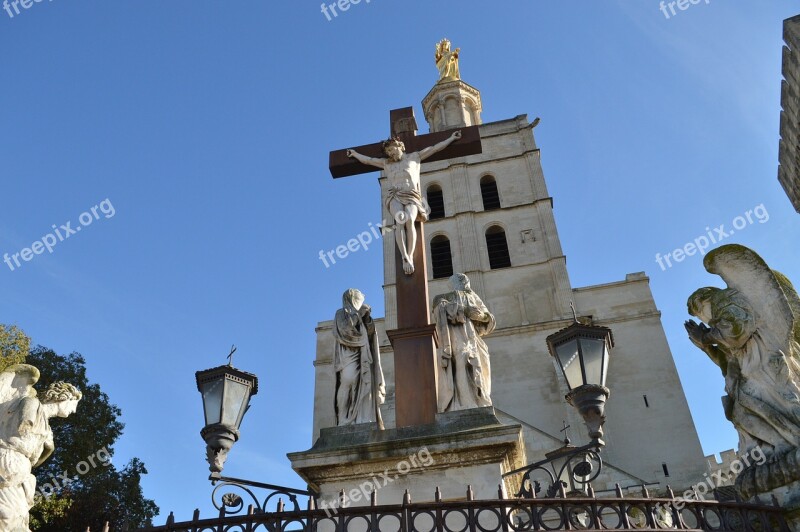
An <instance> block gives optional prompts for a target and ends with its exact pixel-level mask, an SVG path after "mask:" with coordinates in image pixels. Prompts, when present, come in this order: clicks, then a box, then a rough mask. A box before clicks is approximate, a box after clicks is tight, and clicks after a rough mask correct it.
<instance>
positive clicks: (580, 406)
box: [547, 308, 614, 446]
mask: <svg viewBox="0 0 800 532" xmlns="http://www.w3.org/2000/svg"><path fill="white" fill-rule="evenodd" d="M573 312H574V308H573ZM547 347H548V349H549V351H550V354H551V355H552V356H553V357H554V358H555V359H556V360H557V361H558V365H559V367H560V368H561V371H562V372H563V374H564V379H565V380H566V381H567V386H568V387H569V393H568V394H567V395H566V400H567V402H568V403H569V404H571V405H572V406H574V407H575V408H576V409H577V410H578V412H579V413H580V414H581V417H583V420H584V421H585V422H586V427H587V428H588V429H589V437H590V438H592V442H593V443H594V444H596V445H598V446H603V445H604V442H603V440H602V437H603V423H605V420H606V416H605V404H606V399H608V396H609V393H610V390H609V389H608V388H606V376H607V375H608V360H609V353H610V352H611V349H612V348H613V347H614V336H613V334H612V333H611V329H609V328H607V327H600V326H597V325H584V324H582V323H579V322H578V319H577V317H575V321H574V323H572V324H571V325H570V326H569V327H567V328H565V329H562V330H560V331H558V332H556V333H554V334H551V335H550V336H548V337H547Z"/></svg>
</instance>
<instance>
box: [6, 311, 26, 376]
mask: <svg viewBox="0 0 800 532" xmlns="http://www.w3.org/2000/svg"><path fill="white" fill-rule="evenodd" d="M30 349H31V339H30V338H28V335H26V334H25V333H24V332H23V331H22V329H20V328H19V327H17V326H15V325H3V324H2V323H0V371H3V370H4V369H6V368H7V367H8V366H11V365H13V364H22V363H23V362H25V357H27V356H28V352H29V351H30Z"/></svg>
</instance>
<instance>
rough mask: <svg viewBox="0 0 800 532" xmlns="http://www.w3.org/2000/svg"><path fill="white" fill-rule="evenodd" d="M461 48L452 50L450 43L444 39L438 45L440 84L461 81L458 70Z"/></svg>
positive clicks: (437, 65) (437, 62) (437, 59)
mask: <svg viewBox="0 0 800 532" xmlns="http://www.w3.org/2000/svg"><path fill="white" fill-rule="evenodd" d="M460 51H461V48H456V49H455V50H454V51H451V50H450V41H448V40H447V39H442V40H441V41H439V44H437V45H436V68H438V69H439V83H443V82H445V81H457V80H459V79H461V73H460V72H459V70H458V53H459V52H460Z"/></svg>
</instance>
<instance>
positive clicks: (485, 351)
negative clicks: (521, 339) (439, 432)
mask: <svg viewBox="0 0 800 532" xmlns="http://www.w3.org/2000/svg"><path fill="white" fill-rule="evenodd" d="M450 287H451V288H452V289H453V291H452V292H448V293H447V294H442V295H440V296H436V297H435V298H434V300H433V319H434V322H435V323H436V332H437V333H438V336H439V349H438V355H439V356H438V359H439V412H451V411H453V410H464V409H467V408H480V407H483V406H492V397H491V394H492V372H491V366H490V364H489V348H488V347H487V346H486V342H484V341H483V338H481V337H482V336H486V335H487V334H489V333H491V332H492V331H493V330H494V328H495V326H496V325H497V324H496V322H495V319H494V316H493V315H492V313H491V312H489V309H488V308H486V305H484V304H483V301H481V298H480V297H478V294H476V293H475V292H473V291H472V288H470V285H469V278H468V277H467V276H466V275H464V274H463V273H457V274H455V275H453V276H452V277H450Z"/></svg>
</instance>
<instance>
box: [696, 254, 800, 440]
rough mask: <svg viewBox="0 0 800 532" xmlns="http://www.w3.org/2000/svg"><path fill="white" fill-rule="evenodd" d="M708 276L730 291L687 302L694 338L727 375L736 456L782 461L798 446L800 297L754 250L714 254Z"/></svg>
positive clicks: (703, 293) (705, 292)
mask: <svg viewBox="0 0 800 532" xmlns="http://www.w3.org/2000/svg"><path fill="white" fill-rule="evenodd" d="M704 265H705V268H706V270H708V271H709V272H710V273H714V274H717V275H719V276H720V277H722V279H723V280H725V282H726V283H727V285H728V287H727V288H724V289H721V288H713V287H707V288H701V289H699V290H697V291H696V292H694V293H693V294H692V295H691V297H690V298H689V301H688V307H689V314H691V315H692V316H695V317H697V318H699V319H700V320H701V321H702V322H704V324H703V323H701V324H697V323H695V322H694V321H692V320H689V321H687V322H686V330H687V331H688V333H689V338H690V340H691V341H692V343H694V344H695V345H696V346H697V347H699V348H700V349H701V350H703V351H704V352H705V353H706V354H707V355H708V356H709V358H711V360H712V361H714V363H715V364H716V365H718V366H719V367H720V368H721V369H722V374H723V375H724V376H725V391H726V392H727V396H726V397H723V399H722V401H723V405H724V408H725V415H726V416H727V418H728V419H729V420H730V421H731V422H732V423H733V424H734V426H735V427H736V430H737V432H738V433H739V453H740V454H741V455H742V456H746V455H747V454H748V453H750V452H751V451H752V450H753V449H755V448H756V447H760V448H761V450H762V451H763V452H764V453H765V454H766V455H767V456H770V455H782V454H784V453H785V452H786V451H789V450H791V449H797V448H798V447H800V298H799V297H798V295H797V292H796V291H795V289H794V287H793V286H792V284H791V283H790V282H789V280H788V279H787V278H786V277H785V276H784V275H782V274H780V273H779V272H777V271H774V270H771V269H770V268H769V266H767V264H766V263H765V262H764V260H763V259H762V258H761V257H759V256H758V255H757V254H756V253H755V252H754V251H752V250H750V249H748V248H746V247H744V246H740V245H737V244H732V245H726V246H722V247H720V248H717V249H715V250H713V251H711V252H710V253H708V255H706V257H705V259H704Z"/></svg>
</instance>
